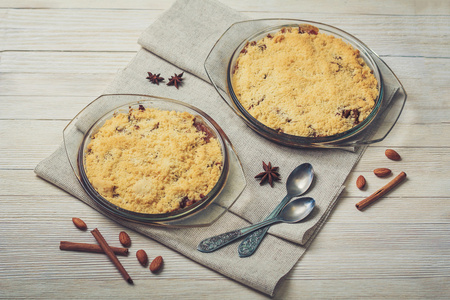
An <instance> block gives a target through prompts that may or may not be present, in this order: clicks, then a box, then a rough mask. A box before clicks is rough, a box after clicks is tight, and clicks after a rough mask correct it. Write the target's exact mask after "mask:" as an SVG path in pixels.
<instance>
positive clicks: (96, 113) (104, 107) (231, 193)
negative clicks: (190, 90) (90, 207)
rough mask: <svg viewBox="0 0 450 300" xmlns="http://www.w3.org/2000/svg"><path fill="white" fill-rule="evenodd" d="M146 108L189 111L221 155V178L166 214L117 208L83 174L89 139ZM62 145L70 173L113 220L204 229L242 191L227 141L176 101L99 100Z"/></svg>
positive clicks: (242, 181) (195, 110) (111, 97)
mask: <svg viewBox="0 0 450 300" xmlns="http://www.w3.org/2000/svg"><path fill="white" fill-rule="evenodd" d="M139 105H143V106H144V107H145V108H157V109H160V110H168V111H178V112H188V113H190V114H192V115H194V116H195V118H196V122H201V123H203V124H204V125H206V126H207V127H208V128H209V130H210V132H211V133H212V135H213V136H214V137H215V138H217V140H218V141H219V144H220V146H221V151H222V155H223V167H222V173H221V175H220V178H219V180H218V182H217V183H216V185H215V186H214V188H213V189H212V190H211V192H209V193H208V194H207V195H206V196H205V198H203V199H202V200H200V201H198V202H196V203H194V204H193V205H190V206H187V207H185V208H182V209H179V210H176V211H174V212H170V213H165V214H144V213H137V212H133V211H129V210H126V209H123V208H120V207H118V206H116V205H114V204H113V203H111V202H109V201H108V200H106V199H105V198H103V197H102V196H101V195H100V194H99V193H98V192H97V191H96V190H95V189H94V187H93V186H92V185H91V183H90V181H89V179H88V177H87V176H86V173H85V169H84V168H85V154H86V153H87V145H88V144H89V142H90V140H91V138H92V136H93V135H94V134H95V132H96V131H98V129H99V128H100V127H101V126H102V125H103V124H104V122H105V121H106V120H108V119H110V118H112V116H113V115H114V114H116V113H127V112H128V111H129V108H134V109H138V108H139ZM63 135H64V145H65V150H66V153H67V157H68V159H69V162H70V164H71V166H72V169H73V171H74V173H75V175H76V177H77V179H78V181H79V183H80V184H81V186H82V187H83V189H84V190H85V192H86V193H87V194H88V195H89V196H90V198H91V199H92V200H93V202H94V204H95V206H96V208H98V209H99V210H100V211H101V212H102V213H104V214H106V215H109V216H110V217H113V218H116V217H118V218H122V219H125V220H129V221H134V222H140V223H146V224H153V225H163V226H176V227H184V226H206V225H209V224H211V223H213V222H214V221H215V220H217V219H218V218H219V217H220V216H221V215H222V214H223V213H225V212H226V211H227V210H228V208H229V207H230V206H231V205H232V204H233V203H234V201H235V200H236V199H237V197H238V196H239V195H240V193H241V192H242V190H243V189H244V187H245V184H246V183H245V178H244V175H243V171H242V167H241V164H240V162H239V158H238V156H237V155H236V153H235V151H234V149H233V147H232V145H231V143H230V141H229V139H228V137H227V136H226V134H225V133H224V131H223V130H222V129H221V128H220V127H219V125H218V124H217V123H216V122H215V121H214V120H213V119H212V118H211V117H209V116H208V115H207V114H206V113H204V112H203V111H201V110H199V109H198V108H196V107H193V106H191V105H189V104H187V103H183V102H181V101H177V100H173V99H168V98H161V97H155V96H148V95H130V94H121V95H118V94H116V95H103V96H100V97H99V98H97V99H96V100H94V101H93V102H92V103H91V104H89V105H88V106H87V107H86V108H84V109H83V110H82V111H81V112H80V113H79V114H78V115H77V116H76V117H75V118H74V119H73V120H72V121H71V122H70V123H69V124H68V125H67V127H66V128H65V129H64V132H63Z"/></svg>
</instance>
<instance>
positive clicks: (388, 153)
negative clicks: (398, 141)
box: [384, 149, 402, 160]
mask: <svg viewBox="0 0 450 300" xmlns="http://www.w3.org/2000/svg"><path fill="white" fill-rule="evenodd" d="M384 154H385V155H386V157H387V158H389V159H392V160H401V159H402V158H401V157H400V154H398V153H397V151H395V150H392V149H386V151H385V152H384Z"/></svg>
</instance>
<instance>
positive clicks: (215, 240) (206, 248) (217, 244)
mask: <svg viewBox="0 0 450 300" xmlns="http://www.w3.org/2000/svg"><path fill="white" fill-rule="evenodd" d="M280 221H281V219H279V218H272V219H270V220H265V221H262V222H261V223H257V224H254V225H251V226H249V227H245V228H243V229H238V230H234V231H230V232H226V233H222V234H219V235H216V236H213V237H210V238H207V239H204V240H203V241H201V242H200V244H198V246H197V250H198V251H200V252H213V251H216V250H217V249H219V248H221V247H223V246H225V245H228V244H229V243H231V242H233V241H234V240H236V239H238V238H240V237H242V236H244V235H246V234H249V233H250V232H253V231H255V230H258V229H260V228H262V227H264V226H267V225H271V224H273V223H276V222H280Z"/></svg>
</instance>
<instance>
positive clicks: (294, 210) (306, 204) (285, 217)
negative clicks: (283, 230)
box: [279, 197, 315, 223]
mask: <svg viewBox="0 0 450 300" xmlns="http://www.w3.org/2000/svg"><path fill="white" fill-rule="evenodd" d="M314 206H315V201H314V199H313V198H311V197H304V198H298V199H295V200H293V201H292V202H290V203H289V204H287V205H286V206H285V207H284V208H283V210H282V211H281V213H280V214H279V218H280V220H281V222H285V223H297V222H299V221H301V220H303V219H304V218H306V217H307V216H308V215H309V214H310V213H311V211H312V210H313V209H314Z"/></svg>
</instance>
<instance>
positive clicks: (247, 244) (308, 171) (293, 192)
mask: <svg viewBox="0 0 450 300" xmlns="http://www.w3.org/2000/svg"><path fill="white" fill-rule="evenodd" d="M313 179H314V170H313V167H312V166H311V164H309V163H304V164H301V165H300V166H298V167H297V168H295V169H294V170H293V171H292V172H291V174H289V177H288V179H287V181H286V190H287V195H286V197H284V199H283V200H281V202H280V204H278V206H277V207H276V208H275V209H274V210H273V211H272V213H271V214H270V215H268V216H267V217H266V218H265V220H267V219H270V218H273V217H276V216H277V215H278V214H279V213H280V211H281V210H282V209H283V207H284V206H285V205H286V204H287V203H288V202H289V200H291V199H292V198H293V197H297V196H300V195H303V194H304V193H305V192H306V191H307V190H308V189H309V187H310V186H311V183H312V182H313ZM269 228H270V226H267V227H265V228H262V229H260V230H258V231H255V232H254V233H252V234H251V235H249V236H248V237H246V238H245V239H244V240H243V241H242V243H241V244H240V245H239V248H238V253H239V256H240V257H247V256H250V255H252V254H253V253H255V251H256V249H258V246H259V244H260V243H261V241H262V240H263V238H264V236H265V235H266V233H267V231H268V230H269Z"/></svg>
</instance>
